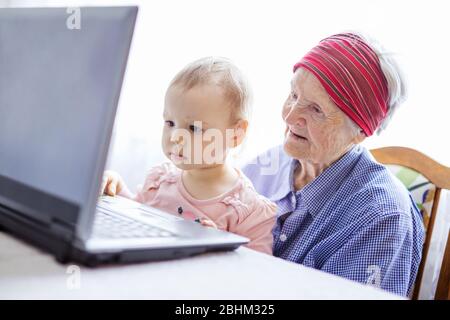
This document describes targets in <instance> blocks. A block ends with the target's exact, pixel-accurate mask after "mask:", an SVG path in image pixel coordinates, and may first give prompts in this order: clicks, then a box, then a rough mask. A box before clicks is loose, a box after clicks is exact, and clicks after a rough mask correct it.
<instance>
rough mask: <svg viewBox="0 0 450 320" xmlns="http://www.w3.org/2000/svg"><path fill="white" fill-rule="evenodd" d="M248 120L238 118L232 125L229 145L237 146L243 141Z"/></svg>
mask: <svg viewBox="0 0 450 320" xmlns="http://www.w3.org/2000/svg"><path fill="white" fill-rule="evenodd" d="M247 128H248V121H247V120H245V119H240V120H238V121H237V122H236V124H235V125H234V132H233V137H232V143H231V146H232V147H233V148H234V147H237V146H238V145H240V144H241V143H242V141H244V138H245V135H246V134H247Z"/></svg>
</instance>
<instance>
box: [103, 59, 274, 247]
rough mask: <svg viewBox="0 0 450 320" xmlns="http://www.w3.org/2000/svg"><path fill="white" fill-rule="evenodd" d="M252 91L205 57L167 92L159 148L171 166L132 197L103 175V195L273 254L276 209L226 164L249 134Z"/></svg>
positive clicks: (232, 70)
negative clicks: (181, 219) (155, 210)
mask: <svg viewBox="0 0 450 320" xmlns="http://www.w3.org/2000/svg"><path fill="white" fill-rule="evenodd" d="M248 108H249V89H248V87H247V84H246V81H245V80H244V77H243V75H242V74H241V72H240V70H239V69H238V68H237V67H236V66H235V65H233V64H232V63H231V62H230V61H229V60H227V59H223V58H215V57H208V58H203V59H200V60H197V61H195V62H193V63H190V64H189V65H187V66H186V67H185V68H184V69H183V70H181V71H180V72H179V73H178V74H177V75H176V76H175V78H174V79H173V80H172V82H171V83H170V85H169V88H168V89H167V92H166V96H165V105H164V114H163V117H164V129H163V133H162V149H163V152H164V154H165V156H166V157H167V158H168V159H170V160H171V162H167V163H163V164H161V165H158V166H155V167H153V168H152V169H150V170H149V172H148V174H147V176H146V178H145V182H144V185H143V187H142V188H140V189H139V190H138V191H137V193H136V194H133V193H132V192H131V191H130V190H129V189H128V188H127V186H126V185H125V183H124V181H123V179H122V178H121V177H120V175H119V174H117V173H116V172H112V171H106V172H105V175H104V179H103V185H102V190H101V191H102V193H105V194H107V195H111V196H114V195H116V194H118V195H120V196H124V197H126V198H129V199H132V200H135V201H138V202H140V203H144V204H146V205H149V206H152V207H155V208H158V209H162V210H164V211H166V212H169V213H172V214H175V215H180V216H182V217H184V218H186V219H192V220H196V221H198V222H201V223H202V224H204V225H207V226H212V227H216V228H219V229H221V230H225V231H229V232H233V233H236V234H239V235H242V236H244V237H247V238H249V239H250V242H249V243H248V245H247V246H248V247H249V248H252V249H255V250H258V251H261V252H264V253H268V254H271V253H272V233H271V230H272V227H273V224H274V220H275V211H276V207H275V205H274V204H273V203H272V202H270V201H269V200H267V199H266V198H264V197H263V196H261V195H259V194H258V193H257V192H256V191H255V189H254V188H253V185H252V183H251V182H250V181H249V180H248V179H247V178H246V177H245V176H244V174H243V173H242V172H241V171H240V170H239V169H237V168H234V167H232V166H231V165H230V164H228V163H227V162H226V159H227V156H228V155H229V152H230V150H231V149H232V148H235V147H237V146H239V145H240V144H241V143H242V142H243V140H244V138H245V135H246V132H247V127H248Z"/></svg>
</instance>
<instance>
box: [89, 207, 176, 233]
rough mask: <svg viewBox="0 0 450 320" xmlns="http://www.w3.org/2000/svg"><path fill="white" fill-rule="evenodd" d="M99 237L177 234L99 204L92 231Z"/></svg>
mask: <svg viewBox="0 0 450 320" xmlns="http://www.w3.org/2000/svg"><path fill="white" fill-rule="evenodd" d="M92 234H93V236H94V237H98V238H113V239H116V238H166V237H174V236H175V235H174V234H173V233H171V232H169V231H167V230H164V229H162V228H158V227H156V226H154V225H149V224H145V223H142V222H140V221H137V220H133V219H129V218H127V217H124V216H122V215H120V214H117V213H115V212H114V211H113V210H111V209H110V208H107V207H106V206H100V205H98V206H97V212H96V215H95V219H94V228H93V232H92Z"/></svg>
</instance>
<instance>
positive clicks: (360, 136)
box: [353, 130, 367, 144]
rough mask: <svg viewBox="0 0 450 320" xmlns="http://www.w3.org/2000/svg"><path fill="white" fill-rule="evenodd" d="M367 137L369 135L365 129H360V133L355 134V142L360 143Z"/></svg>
mask: <svg viewBox="0 0 450 320" xmlns="http://www.w3.org/2000/svg"><path fill="white" fill-rule="evenodd" d="M366 138H367V136H366V134H365V133H364V131H362V130H359V132H358V134H357V135H356V136H355V138H354V139H353V142H354V143H355V144H358V143H361V142H363V141H364V139H366Z"/></svg>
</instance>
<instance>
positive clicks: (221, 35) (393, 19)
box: [0, 0, 450, 243]
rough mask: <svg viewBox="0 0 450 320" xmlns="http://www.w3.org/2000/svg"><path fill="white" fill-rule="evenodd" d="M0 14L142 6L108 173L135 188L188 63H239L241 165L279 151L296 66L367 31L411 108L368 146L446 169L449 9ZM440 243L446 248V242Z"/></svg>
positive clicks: (153, 154) (185, 4)
mask: <svg viewBox="0 0 450 320" xmlns="http://www.w3.org/2000/svg"><path fill="white" fill-rule="evenodd" d="M0 4H1V5H8V4H10V5H15V6H38V5H57V6H78V5H108V4H139V5H140V13H139V18H138V21H137V25H136V31H135V37H134V41H133V47H132V51H131V54H130V58H129V64H128V70H127V75H126V79H125V83H124V87H123V90H122V96H121V100H120V106H119V112H118V115H117V120H116V127H115V132H114V140H113V146H112V149H111V153H110V158H109V161H108V167H109V168H112V169H115V170H117V171H119V172H121V173H122V175H123V176H124V178H125V179H126V180H127V181H128V183H129V185H130V187H131V188H133V187H135V186H136V184H138V183H140V182H141V180H142V178H143V174H144V172H145V170H146V169H147V168H149V167H150V166H151V165H153V164H155V163H157V162H160V161H162V160H163V156H162V154H161V151H160V131H161V128H162V108H163V98H164V91H165V89H166V87H167V85H168V83H169V81H170V80H171V78H172V77H173V76H174V74H175V73H176V72H177V71H178V70H179V69H180V68H181V67H182V66H184V65H185V64H186V63H188V62H190V61H192V60H194V59H197V58H199V57H203V56H207V55H220V56H226V57H228V58H231V59H233V60H234V61H235V62H236V63H237V64H238V65H239V66H240V67H241V69H243V71H244V72H245V73H246V74H247V76H248V78H249V80H250V82H251V84H252V87H253V91H254V106H253V120H252V122H251V131H250V134H249V137H248V143H247V145H246V149H245V150H244V153H243V154H242V155H241V159H240V160H241V161H245V160H246V159H249V158H250V157H253V156H254V155H256V154H257V153H259V152H261V151H263V150H265V149H267V148H268V147H271V146H273V145H276V144H279V143H280V142H281V141H282V134H283V122H282V120H281V116H280V111H281V106H282V104H283V102H284V99H285V98H286V96H287V94H288V93H289V90H290V89H289V88H290V86H289V81H290V78H291V76H292V73H291V70H292V66H293V64H294V63H295V62H297V60H298V59H299V58H301V57H302V55H303V54H305V53H306V52H307V51H308V50H309V49H310V48H311V47H313V46H314V45H316V44H317V42H318V41H319V40H321V39H322V38H324V37H326V36H328V35H330V34H333V33H337V32H340V31H345V30H356V31H361V32H366V33H368V34H369V35H371V36H372V37H374V38H376V39H378V40H379V41H380V42H381V43H382V44H383V45H384V46H385V47H386V48H387V49H388V50H389V51H391V52H393V53H395V55H396V57H397V59H398V61H399V62H400V64H401V65H402V66H403V69H404V71H405V73H406V75H407V79H408V82H409V99H408V100H407V102H406V103H405V104H404V105H403V106H402V107H401V108H400V110H399V111H398V113H397V114H396V115H395V116H394V118H393V121H392V122H391V124H390V126H389V127H388V129H387V130H386V131H385V132H384V133H383V134H382V135H381V136H374V137H371V138H369V139H367V140H366V142H364V144H365V145H366V146H367V147H369V148H373V147H379V146H387V145H401V146H408V147H412V148H416V149H418V150H421V151H422V152H424V153H426V154H428V155H430V156H431V157H433V158H435V159H436V160H438V161H440V162H441V163H443V164H445V165H446V166H450V143H449V142H448V140H449V138H450V130H449V127H450V103H449V99H448V92H449V91H450V81H449V80H448V78H449V73H450V55H449V48H450V45H449V41H448V39H449V32H450V21H449V20H450V19H449V13H450V8H449V6H450V3H449V2H448V1H444V0H441V1H439V0H427V1H411V0H409V1H407V0H396V1H393V0H377V1H361V0H339V1H332V0H314V1H303V0H296V1H287V0H286V1H283V0H277V1H275V0H272V1H266V0H259V1H251V0H247V1H244V0H221V1H218V0H185V1H183V0H164V1H163V0H160V1H128V0H117V1H105V0H93V1H58V0H47V1H45V0H42V1H39V0H36V1H24V0H11V1H1V0H0ZM439 243H442V241H440V242H439Z"/></svg>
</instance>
